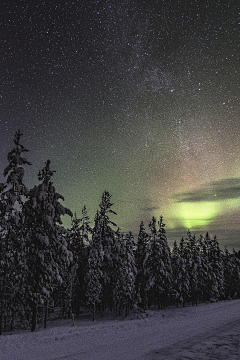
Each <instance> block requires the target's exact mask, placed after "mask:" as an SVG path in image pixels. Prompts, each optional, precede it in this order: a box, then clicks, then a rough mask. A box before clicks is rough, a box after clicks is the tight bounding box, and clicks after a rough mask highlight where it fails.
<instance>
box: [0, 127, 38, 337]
mask: <svg viewBox="0 0 240 360" xmlns="http://www.w3.org/2000/svg"><path fill="white" fill-rule="evenodd" d="M21 136H22V134H21V133H20V130H18V131H17V132H16V133H15V139H14V148H13V149H12V150H11V151H10V152H9V153H8V157H7V158H8V162H9V163H8V166H7V167H6V168H5V170H4V173H3V175H4V177H6V182H5V183H4V184H0V236H1V240H0V334H2V324H3V320H5V322H6V316H7V313H8V315H10V314H11V321H13V317H14V313H17V312H20V304H21V303H22V301H21V300H22V296H23V289H24V283H23V273H24V261H25V259H24V251H23V247H24V242H23V238H22V227H23V219H22V216H21V207H22V204H23V197H26V196H27V195H28V190H27V188H26V186H25V185H24V183H23V176H24V168H23V166H24V165H31V164H30V162H29V161H28V160H26V159H25V158H24V157H23V153H25V152H28V150H27V149H25V147H24V146H23V145H22V144H21V143H20V140H21Z"/></svg>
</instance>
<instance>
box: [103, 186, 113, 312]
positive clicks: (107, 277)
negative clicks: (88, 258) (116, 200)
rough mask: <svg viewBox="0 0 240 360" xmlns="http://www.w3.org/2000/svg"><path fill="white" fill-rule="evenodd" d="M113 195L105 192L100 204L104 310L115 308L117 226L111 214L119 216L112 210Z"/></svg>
mask: <svg viewBox="0 0 240 360" xmlns="http://www.w3.org/2000/svg"><path fill="white" fill-rule="evenodd" d="M111 197H112V196H111V195H110V193H109V192H108V191H106V190H105V191H104V192H103V195H102V201H101V203H100V204H99V207H100V210H99V213H98V217H99V226H100V237H101V243H102V248H103V254H104V257H103V264H102V278H101V281H102V288H103V293H102V294H103V300H102V310H105V308H108V307H109V308H110V310H111V309H112V307H113V289H112V283H113V282H112V274H113V271H114V266H113V262H114V252H113V247H114V243H115V231H114V230H113V229H112V226H117V225H116V224H115V223H114V222H113V221H111V220H110V218H109V216H110V214H113V215H117V214H116V212H115V211H113V210H112V209H111V208H112V206H113V204H112V203H111Z"/></svg>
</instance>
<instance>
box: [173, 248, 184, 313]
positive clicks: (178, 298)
mask: <svg viewBox="0 0 240 360" xmlns="http://www.w3.org/2000/svg"><path fill="white" fill-rule="evenodd" d="M171 264H172V298H173V300H174V302H176V305H177V307H178V305H179V303H182V291H181V290H182V289H181V277H182V259H181V257H180V252H179V248H178V245H177V242H176V241H175V242H174V244H173V250H172V253H171Z"/></svg>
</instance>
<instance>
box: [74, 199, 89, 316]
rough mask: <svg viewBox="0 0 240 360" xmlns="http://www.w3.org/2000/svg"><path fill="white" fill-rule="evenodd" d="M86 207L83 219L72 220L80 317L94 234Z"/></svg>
mask: <svg viewBox="0 0 240 360" xmlns="http://www.w3.org/2000/svg"><path fill="white" fill-rule="evenodd" d="M89 224H90V221H89V216H88V214H87V209H86V206H85V205H84V207H83V209H82V218H81V219H78V218H77V217H76V213H75V215H74V217H73V218H72V227H71V229H70V242H69V249H70V250H71V251H72V253H73V262H74V264H77V269H76V277H75V279H74V284H73V287H74V288H73V297H74V311H75V313H76V316H78V315H79V310H80V305H81V304H82V305H83V304H85V292H86V284H85V276H86V269H87V257H88V247H87V245H88V243H89V235H90V234H91V233H92V229H91V227H90V225H89Z"/></svg>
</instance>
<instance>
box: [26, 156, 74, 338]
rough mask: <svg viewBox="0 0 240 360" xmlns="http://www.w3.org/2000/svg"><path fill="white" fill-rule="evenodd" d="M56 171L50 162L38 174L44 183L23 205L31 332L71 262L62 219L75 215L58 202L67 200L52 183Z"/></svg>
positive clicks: (30, 194) (34, 189)
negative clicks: (39, 310)
mask: <svg viewBox="0 0 240 360" xmlns="http://www.w3.org/2000/svg"><path fill="white" fill-rule="evenodd" d="M54 172H55V171H52V170H51V169H50V160H48V161H47V162H46V165H45V167H44V168H43V169H42V170H41V171H39V174H38V180H39V181H41V183H40V184H39V185H38V186H35V187H34V188H33V189H31V190H30V192H29V199H28V201H27V202H26V203H25V204H24V206H23V214H24V216H25V229H26V247H27V269H28V273H27V279H26V281H27V284H26V304H25V306H26V307H28V309H29V310H30V312H31V319H32V320H31V331H34V330H35V328H36V322H37V313H38V308H40V309H42V308H43V307H45V308H46V309H47V307H48V303H49V301H50V300H51V298H52V294H53V290H54V288H55V287H57V286H59V284H61V283H62V281H63V276H64V272H65V271H66V267H69V266H70V264H71V261H72V253H71V252H70V251H69V250H68V248H67V242H66V237H65V235H66V230H65V229H64V228H63V227H62V226H61V225H62V220H61V216H62V215H65V214H67V215H69V216H72V213H71V211H70V210H69V209H67V208H66V207H64V206H63V205H62V204H61V203H60V202H59V199H61V200H64V198H63V196H62V195H60V194H58V193H57V192H56V191H55V187H54V186H53V183H52V181H51V178H52V176H53V174H54ZM65 280H66V279H65Z"/></svg>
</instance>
